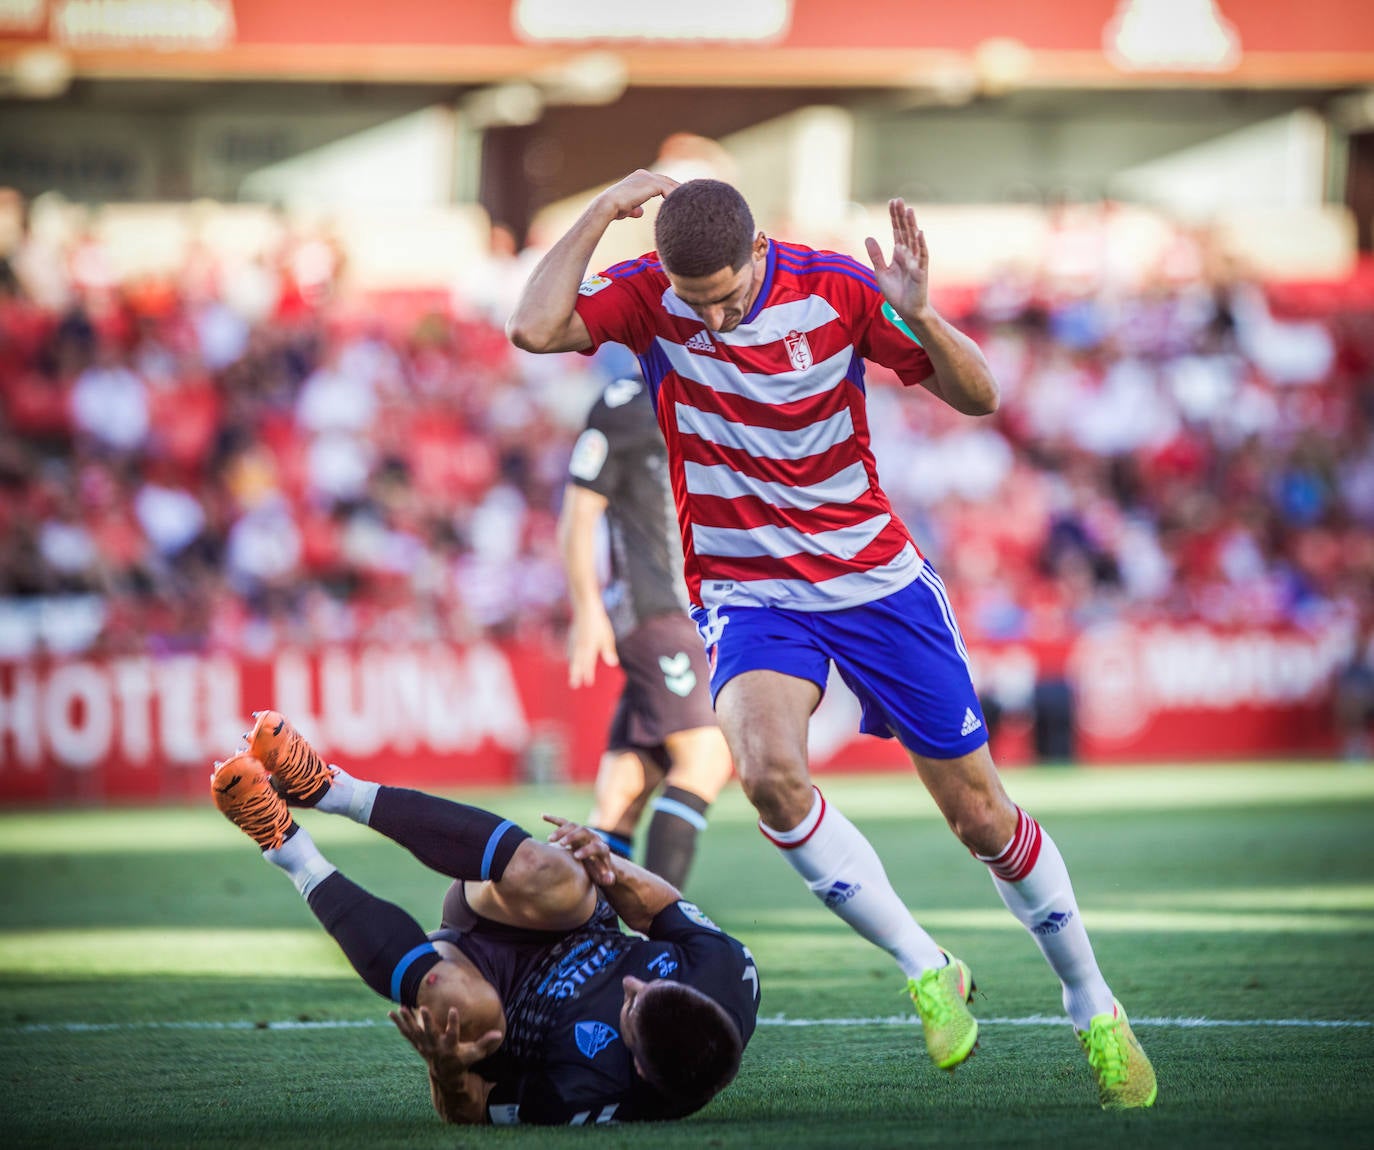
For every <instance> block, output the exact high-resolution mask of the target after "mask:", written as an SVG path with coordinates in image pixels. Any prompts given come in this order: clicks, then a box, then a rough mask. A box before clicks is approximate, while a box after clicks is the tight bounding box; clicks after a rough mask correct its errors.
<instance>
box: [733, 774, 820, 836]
mask: <svg viewBox="0 0 1374 1150" xmlns="http://www.w3.org/2000/svg"><path fill="white" fill-rule="evenodd" d="M737 769H738V771H739V777H740V786H741V787H742V788H743V790H744V794H745V797H746V798H748V800H749V801H750V802H751V803H752V804H753V805H754V809H755V810H756V811H758V813H759V817H760V818H761V819H763V821H764V823H765V824H766V825H767V826H770V827H772V828H773V829H775V830H780V831H783V830H791V828H792V827H794V826H796V825H797V824H798V823H800V822H801V821H802V819H804V818H806V816H807V814H808V813H809V812H810V810H811V804H812V803H813V802H814V801H815V791H814V790H813V789H812V787H811V779H810V777H809V776H808V774H807V772H806V766H805V764H804V763H800V762H789V761H787V760H764V761H759V760H755V761H753V762H751V763H749V764H748V765H747V766H746V764H745V763H743V762H741V763H738V764H737Z"/></svg>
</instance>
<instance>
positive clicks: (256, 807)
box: [210, 751, 296, 850]
mask: <svg viewBox="0 0 1374 1150" xmlns="http://www.w3.org/2000/svg"><path fill="white" fill-rule="evenodd" d="M210 792H211V794H212V795H213V796H214V799H215V806H217V807H219V809H220V811H221V812H223V814H224V817H225V818H226V819H228V820H229V821H230V822H231V823H233V824H234V825H235V826H236V827H238V828H239V830H241V831H242V832H243V833H244V834H246V835H247V836H248V837H249V838H250V839H252V840H253V841H254V842H255V843H257V844H258V846H260V847H262V849H263V850H271V849H275V848H276V847H279V846H281V845H282V844H283V843H284V842H286V838H287V836H288V835H289V834H290V833H291V831H292V829H293V828H294V827H295V825H296V823H295V820H294V819H293V818H292V817H291V812H290V811H289V810H287V809H286V803H285V802H284V801H283V799H282V797H281V795H279V794H277V792H276V791H274V790H273V789H272V783H271V781H270V780H269V779H268V777H267V772H266V771H265V770H263V767H262V764H261V763H260V762H258V760H257V759H256V758H254V757H253V756H252V755H251V754H250V753H248V752H247V751H240V752H239V753H238V754H236V755H234V756H233V757H232V758H230V759H228V760H226V761H225V762H223V763H216V764H215V772H214V774H213V775H211V776H210Z"/></svg>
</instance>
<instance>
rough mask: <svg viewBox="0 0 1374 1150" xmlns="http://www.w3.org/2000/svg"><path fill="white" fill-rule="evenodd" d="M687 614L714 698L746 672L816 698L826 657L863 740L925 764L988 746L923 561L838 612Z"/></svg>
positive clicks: (954, 637) (960, 646)
mask: <svg viewBox="0 0 1374 1150" xmlns="http://www.w3.org/2000/svg"><path fill="white" fill-rule="evenodd" d="M692 615H693V618H695V619H696V621H697V628H698V630H699V631H700V633H701V636H702V639H703V641H705V642H706V643H707V645H708V650H709V651H710V659H711V668H712V670H711V697H712V699H713V700H714V699H715V697H716V696H717V695H718V694H719V693H720V689H721V688H722V687H723V686H725V684H726V683H728V682H729V681H730V680H731V679H733V678H734V677H735V676H736V675H740V674H743V673H744V672H745V671H780V672H781V673H782V674H784V675H792V676H795V677H796V678H799V679H809V680H810V681H811V682H813V683H815V684H816V686H818V687H819V688H820V689H821V690H822V691H824V690H825V684H826V680H827V678H828V677H829V673H830V662H831V661H832V660H833V661H834V663H835V667H836V669H837V670H838V671H839V673H840V676H841V677H842V678H843V679H844V681H845V683H846V684H848V686H849V689H850V690H852V691H853V692H854V694H855V695H856V696H858V699H859V702H860V703H861V704H862V705H863V718H862V720H861V721H860V723H859V730H860V731H862V732H863V733H864V734H867V735H877V736H879V737H880V738H885V739H890V738H893V737H896V738H897V739H898V740H899V741H900V742H901V744H902V745H903V746H904V747H907V748H908V749H909V750H912V751H915V752H916V753H917V754H920V755H925V756H926V757H928V758H932V759H952V758H957V757H958V756H960V755H966V754H968V753H969V752H970V751H972V750H976V749H977V748H978V747H980V746H982V745H983V744H984V743H985V742H987V726H986V723H985V720H984V718H983V710H982V708H981V707H980V706H979V704H978V696H977V694H976V693H975V692H974V689H973V680H972V679H971V678H970V677H969V667H968V655H967V653H966V651H965V650H964V640H963V637H962V636H961V635H960V634H959V628H958V624H956V623H955V621H954V611H953V609H952V608H951V607H950V605H949V599H948V597H947V596H946V595H945V588H944V584H943V583H941V582H940V577H939V576H938V575H936V573H935V569H934V568H933V567H931V566H930V564H929V563H928V562H927V563H926V564H925V565H924V566H923V567H922V569H921V573H920V575H918V576H917V577H916V579H915V580H913V581H912V582H911V583H909V584H908V585H907V586H905V587H903V588H902V589H901V590H900V591H894V592H893V593H892V594H890V595H887V596H885V597H884V598H882V599H876V600H874V601H873V602H872V603H864V604H862V605H860V606H858V607H848V608H845V609H844V610H841V611H789V610H787V609H786V608H783V607H731V606H725V607H720V608H717V609H716V611H715V612H713V613H708V612H706V611H704V610H701V609H700V608H698V609H696V610H694V611H693V612H692Z"/></svg>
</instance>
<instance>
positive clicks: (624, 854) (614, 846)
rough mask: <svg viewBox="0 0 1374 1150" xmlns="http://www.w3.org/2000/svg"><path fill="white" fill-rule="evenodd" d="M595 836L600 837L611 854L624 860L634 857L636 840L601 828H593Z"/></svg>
mask: <svg viewBox="0 0 1374 1150" xmlns="http://www.w3.org/2000/svg"><path fill="white" fill-rule="evenodd" d="M590 829H591V831H592V833H593V834H597V835H600V836H601V837H602V838H603V839H604V840H605V842H606V845H607V846H608V847H610V848H611V854H613V855H619V856H620V857H621V858H623V859H628V858H633V857H634V847H635V841H634V839H632V838H630V837H628V836H627V835H620V834H616V832H615V831H608V830H603V829H602V828H601V827H591V828H590Z"/></svg>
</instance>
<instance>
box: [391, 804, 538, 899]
mask: <svg viewBox="0 0 1374 1150" xmlns="http://www.w3.org/2000/svg"><path fill="white" fill-rule="evenodd" d="M367 825H368V826H370V827H371V828H372V829H373V830H374V831H381V832H382V834H384V835H386V837H387V838H389V839H393V840H394V841H396V842H398V843H400V844H401V846H403V847H405V848H406V850H408V851H409V852H410V853H411V854H413V855H414V856H415V857H416V858H417V859H419V860H420V861H421V862H422V863H424V864H425V866H427V867H429V869H430V870H435V871H438V872H439V873H440V874H446V875H448V876H449V878H461V879H482V880H485V879H492V880H493V881H494V880H497V879H499V878H500V877H501V876H502V875H503V874H505V873H506V864H507V863H509V862H510V860H511V855H513V854H515V849H516V848H517V847H518V846H519V845H520V844H521V843H522V842H524V841H525V840H526V839H527V838H529V837H530V835H529V832H528V831H525V830H522V829H521V828H520V827H518V826H516V825H515V824H514V823H513V822H511V821H510V819H503V818H502V817H501V816H500V815H494V814H492V813H491V812H490V811H484V810H482V809H481V808H480V807H469V806H465V805H464V804H463V803H454V802H450V801H449V800H448V799H441V798H438V797H436V796H434V795H427V794H425V793H424V792H423V791H412V790H407V789H406V788H405V787H380V788H378V790H377V798H376V800H375V801H374V802H373V804H372V817H371V818H370V819H369V820H368V824H367Z"/></svg>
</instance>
